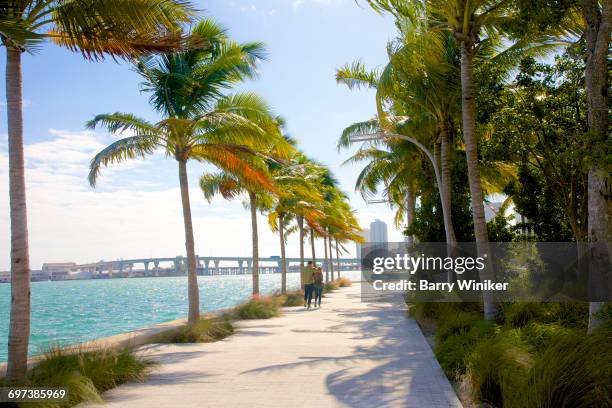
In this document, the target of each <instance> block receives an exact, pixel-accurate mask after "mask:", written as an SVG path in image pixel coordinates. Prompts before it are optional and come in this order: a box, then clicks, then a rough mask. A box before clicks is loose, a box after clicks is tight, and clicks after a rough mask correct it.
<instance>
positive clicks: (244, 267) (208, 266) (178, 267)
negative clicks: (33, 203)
mask: <svg viewBox="0 0 612 408" xmlns="http://www.w3.org/2000/svg"><path fill="white" fill-rule="evenodd" d="M310 259H311V258H305V259H304V262H307V261H309V260H310ZM316 261H317V264H319V265H321V266H323V267H325V265H324V263H325V260H324V259H322V258H317V260H316ZM332 261H333V263H334V265H333V267H334V271H336V270H340V271H349V270H358V269H360V267H361V263H360V260H359V259H357V258H340V259H339V260H336V259H333V260H332ZM286 262H287V272H299V271H300V267H301V266H300V258H286ZM160 264H170V267H169V268H168V267H167V268H163V267H160ZM138 265H142V269H136V268H135V266H138ZM281 265H282V260H281V258H280V257H276V256H273V257H264V258H259V271H260V273H264V274H266V273H280V272H281ZM196 268H197V273H198V275H202V276H213V275H243V274H250V273H251V272H252V268H253V258H251V257H231V256H212V257H208V256H206V257H201V256H196ZM69 271H70V272H82V273H89V274H91V277H92V278H112V277H138V276H147V277H149V276H182V275H185V274H186V272H187V258H186V257H183V256H177V257H174V258H140V259H121V260H116V261H100V262H95V263H88V264H82V265H74V266H72V267H70V268H69Z"/></svg>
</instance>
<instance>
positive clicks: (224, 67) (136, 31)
mask: <svg viewBox="0 0 612 408" xmlns="http://www.w3.org/2000/svg"><path fill="white" fill-rule="evenodd" d="M186 24H190V25H191V28H190V29H189V30H188V31H186V30H184V28H183V27H184V26H185V25H186ZM0 38H1V40H2V44H3V45H4V46H5V47H6V49H7V70H6V79H7V111H8V125H9V126H8V130H9V168H10V208H11V272H12V274H11V296H12V300H11V322H10V330H9V353H8V364H7V379H8V380H9V381H11V382H14V383H20V382H23V381H24V379H25V378H26V372H27V355H28V340H29V334H30V267H29V259H28V255H29V249H28V236H27V211H26V199H25V173H24V155H23V119H22V88H21V87H22V78H21V55H22V53H23V52H26V51H33V50H35V49H36V47H38V46H40V45H41V44H42V41H43V40H45V39H51V40H52V41H53V42H55V43H56V44H58V45H60V46H64V47H67V48H68V49H70V50H72V51H77V52H80V53H81V54H82V55H83V57H84V58H86V59H89V60H100V59H104V58H105V57H108V56H110V57H112V58H122V59H126V60H128V61H130V62H131V63H133V64H134V68H135V71H136V72H137V73H138V74H139V75H140V76H141V78H142V83H141V90H142V91H143V92H145V93H148V94H149V101H150V104H151V106H152V107H153V108H154V109H155V110H156V111H157V112H158V114H159V115H160V116H161V119H160V120H159V121H157V122H150V121H147V120H144V119H142V118H139V117H137V116H136V115H133V114H131V113H122V112H112V113H105V114H100V115H97V116H95V117H94V118H93V119H91V120H90V121H88V122H87V124H86V126H87V127H88V128H89V129H97V128H103V129H105V130H107V131H108V132H109V133H112V134H115V135H118V136H120V137H121V139H119V140H117V141H116V142H114V143H112V144H111V145H109V146H108V147H106V148H105V149H103V150H102V151H101V152H99V153H98V154H97V155H96V156H95V157H94V158H93V160H92V161H91V166H90V172H89V182H90V184H91V185H92V186H95V185H96V183H97V182H98V178H99V176H100V173H101V170H102V168H103V167H106V166H109V165H111V164H113V163H117V162H122V161H125V160H129V159H134V158H144V157H146V156H150V155H152V154H154V153H156V152H163V153H164V154H165V155H166V156H167V157H172V158H174V159H175V160H176V162H177V165H178V176H179V185H180V193H181V202H182V208H183V220H184V228H185V248H186V253H187V260H188V264H187V267H188V268H187V272H188V274H187V275H188V297H189V314H188V321H189V323H195V322H196V321H198V319H199V313H200V299H199V290H198V282H197V273H196V272H197V271H196V256H195V240H194V231H193V223H192V216H191V203H190V196H189V185H188V175H187V167H188V163H189V162H193V161H197V162H202V163H208V164H211V165H213V166H214V167H216V168H217V169H218V170H219V173H214V174H205V175H203V176H202V178H201V183H200V184H201V188H202V191H203V195H204V197H205V198H210V197H212V195H214V194H216V193H220V194H222V195H224V196H225V197H227V198H230V197H236V196H237V195H239V194H241V193H242V192H246V194H247V196H248V200H249V207H250V209H251V216H252V222H253V258H254V265H253V293H254V294H257V293H259V281H258V272H259V268H258V240H257V218H256V214H257V211H266V212H268V214H269V220H270V223H271V225H272V227H273V228H274V229H275V230H277V231H278V232H279V236H280V242H281V253H282V254H283V263H282V265H283V275H282V281H283V291H285V290H286V262H285V259H284V252H285V251H284V247H285V242H286V237H287V236H288V235H289V234H290V233H291V232H292V231H293V230H294V229H299V231H300V238H301V245H300V254H301V259H302V260H303V259H304V238H305V234H306V232H307V231H308V232H310V235H311V237H312V239H313V240H314V239H315V236H317V237H323V238H324V239H325V242H326V248H327V247H328V246H329V248H330V251H331V242H332V240H333V241H334V242H335V243H336V252H337V254H338V253H339V251H340V249H341V248H342V243H343V242H346V241H348V240H352V239H359V230H360V228H359V225H358V223H357V221H356V219H355V217H354V215H353V212H352V210H351V208H350V206H349V205H348V201H347V199H346V197H345V196H344V195H343V194H342V193H341V192H340V191H339V189H338V186H337V183H335V182H334V180H333V177H332V176H331V174H330V173H329V171H328V170H327V169H326V168H325V167H324V166H322V165H320V164H317V163H315V162H313V161H311V160H309V159H308V158H306V157H305V156H304V155H303V154H301V153H300V152H299V151H298V150H297V149H296V147H295V143H294V142H293V141H292V140H291V139H290V138H289V137H287V136H286V135H284V134H283V120H282V119H281V118H279V117H277V116H275V115H274V114H273V112H272V110H271V109H270V107H269V106H268V104H267V103H266V102H265V101H264V100H263V99H262V98H260V97H259V96H257V95H255V94H253V93H249V92H233V93H232V92H231V89H232V88H233V87H234V86H236V85H237V84H239V83H241V82H243V81H244V80H246V79H249V78H253V77H255V76H256V67H257V65H258V63H259V62H260V61H262V60H263V59H264V58H265V54H266V52H265V48H264V46H263V44H261V43H238V42H236V41H234V40H232V39H231V38H229V36H228V34H227V31H226V30H225V29H223V28H222V27H220V26H219V25H218V24H217V23H215V22H214V21H213V20H211V19H204V20H202V21H199V22H198V21H195V11H194V9H193V8H192V7H191V5H190V4H189V2H187V1H184V0H96V1H95V2H90V1H70V2H66V1H61V0H20V1H8V2H3V3H2V4H0ZM293 223H295V226H294V225H292V224H293ZM313 257H314V247H313ZM302 263H303V262H302Z"/></svg>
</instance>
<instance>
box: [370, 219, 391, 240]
mask: <svg viewBox="0 0 612 408" xmlns="http://www.w3.org/2000/svg"><path fill="white" fill-rule="evenodd" d="M388 241H389V235H388V233H387V224H385V223H384V222H383V221H381V220H375V221H374V222H373V223H371V224H370V242H375V243H378V242H388Z"/></svg>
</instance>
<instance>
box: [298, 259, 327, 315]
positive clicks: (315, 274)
mask: <svg viewBox="0 0 612 408" xmlns="http://www.w3.org/2000/svg"><path fill="white" fill-rule="evenodd" d="M302 276H303V278H304V307H308V309H310V304H311V303H312V297H313V295H314V307H317V304H318V306H319V307H321V298H322V297H323V271H322V270H321V268H320V267H317V266H314V265H313V263H312V261H308V264H307V265H306V267H304V269H303V270H302Z"/></svg>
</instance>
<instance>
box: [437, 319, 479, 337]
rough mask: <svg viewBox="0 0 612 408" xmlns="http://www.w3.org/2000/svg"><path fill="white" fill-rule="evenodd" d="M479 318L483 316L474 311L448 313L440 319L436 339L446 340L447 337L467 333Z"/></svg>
mask: <svg viewBox="0 0 612 408" xmlns="http://www.w3.org/2000/svg"><path fill="white" fill-rule="evenodd" d="M478 320H481V317H480V316H478V315H476V314H473V313H465V312H451V313H447V314H445V315H444V316H443V317H441V318H440V319H439V320H438V331H437V332H436V341H438V342H440V341H444V340H445V339H446V338H447V337H449V336H452V335H455V334H460V333H467V332H468V331H470V328H471V327H472V325H474V323H476V321H478Z"/></svg>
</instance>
